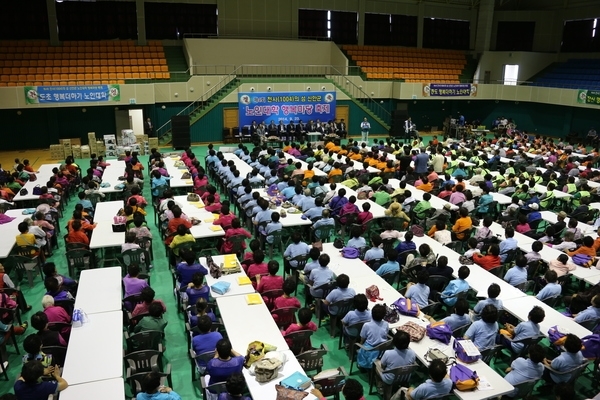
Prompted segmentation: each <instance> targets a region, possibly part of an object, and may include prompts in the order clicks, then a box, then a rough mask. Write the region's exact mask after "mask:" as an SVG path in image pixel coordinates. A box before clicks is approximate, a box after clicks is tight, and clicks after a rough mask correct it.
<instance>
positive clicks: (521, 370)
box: [504, 343, 545, 397]
mask: <svg viewBox="0 0 600 400" xmlns="http://www.w3.org/2000/svg"><path fill="white" fill-rule="evenodd" d="M544 355H545V352H544V348H543V347H542V346H540V345H539V344H537V343H536V344H533V345H531V346H530V347H529V358H523V357H519V358H517V359H515V360H514V361H513V362H512V363H511V364H510V367H509V368H507V369H506V371H505V372H507V374H506V376H505V377H504V380H506V381H507V382H508V383H510V384H511V385H513V386H516V385H518V384H520V383H523V382H525V381H537V380H539V379H540V378H541V377H542V374H543V373H544V365H543V364H542V362H543V361H544ZM517 394H518V390H517V389H515V390H513V391H512V392H510V393H508V394H507V395H506V396H508V397H515V396H516V395H517Z"/></svg>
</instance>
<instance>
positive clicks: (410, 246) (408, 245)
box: [396, 232, 417, 265]
mask: <svg viewBox="0 0 600 400" xmlns="http://www.w3.org/2000/svg"><path fill="white" fill-rule="evenodd" d="M413 237H414V235H413V233H412V232H406V234H404V242H400V243H398V245H397V246H396V251H397V252H398V262H399V263H400V265H404V262H405V261H406V255H402V253H404V252H405V251H415V250H417V245H416V244H415V242H413V241H412V239H413Z"/></svg>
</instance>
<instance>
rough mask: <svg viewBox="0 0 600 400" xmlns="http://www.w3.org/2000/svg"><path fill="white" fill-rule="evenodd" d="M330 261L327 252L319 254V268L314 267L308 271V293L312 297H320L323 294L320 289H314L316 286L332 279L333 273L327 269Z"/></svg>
mask: <svg viewBox="0 0 600 400" xmlns="http://www.w3.org/2000/svg"><path fill="white" fill-rule="evenodd" d="M330 261H331V258H330V257H329V254H326V253H323V254H321V255H320V256H319V268H315V269H313V270H312V271H311V272H310V276H309V277H308V280H309V282H310V283H312V286H311V288H310V295H311V296H313V297H317V298H318V297H321V296H322V295H323V291H322V290H320V289H319V290H316V289H317V288H318V287H320V286H323V285H325V284H326V283H329V282H331V281H332V279H333V277H334V274H333V271H332V270H330V269H329V267H328V265H329V262H330Z"/></svg>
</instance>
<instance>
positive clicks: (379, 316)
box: [357, 304, 389, 368]
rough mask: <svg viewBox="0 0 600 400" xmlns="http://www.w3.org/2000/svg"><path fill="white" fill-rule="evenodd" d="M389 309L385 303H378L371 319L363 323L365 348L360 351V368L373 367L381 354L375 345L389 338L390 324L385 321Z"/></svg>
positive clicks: (372, 311)
mask: <svg viewBox="0 0 600 400" xmlns="http://www.w3.org/2000/svg"><path fill="white" fill-rule="evenodd" d="M386 312H387V310H386V307H385V306H384V305H383V304H376V305H375V306H374V307H373V310H371V321H370V322H367V323H366V324H364V325H363V327H362V329H361V330H360V338H361V343H362V344H363V348H361V349H360V350H359V351H358V355H357V363H358V366H359V367H360V368H371V367H372V366H373V361H375V359H376V358H377V356H378V355H379V352H378V351H375V350H372V348H373V347H375V346H378V345H380V344H381V343H383V342H385V341H387V340H388V337H387V335H388V330H389V324H388V323H387V322H386V321H384V319H383V318H384V317H385V314H386Z"/></svg>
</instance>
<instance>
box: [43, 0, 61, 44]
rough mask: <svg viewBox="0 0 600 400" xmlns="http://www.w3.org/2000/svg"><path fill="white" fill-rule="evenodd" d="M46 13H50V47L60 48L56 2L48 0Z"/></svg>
mask: <svg viewBox="0 0 600 400" xmlns="http://www.w3.org/2000/svg"><path fill="white" fill-rule="evenodd" d="M46 12H47V13H48V29H49V30H50V32H49V33H50V46H59V45H60V42H59V41H58V19H57V18H56V2H55V1H54V0H46Z"/></svg>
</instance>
